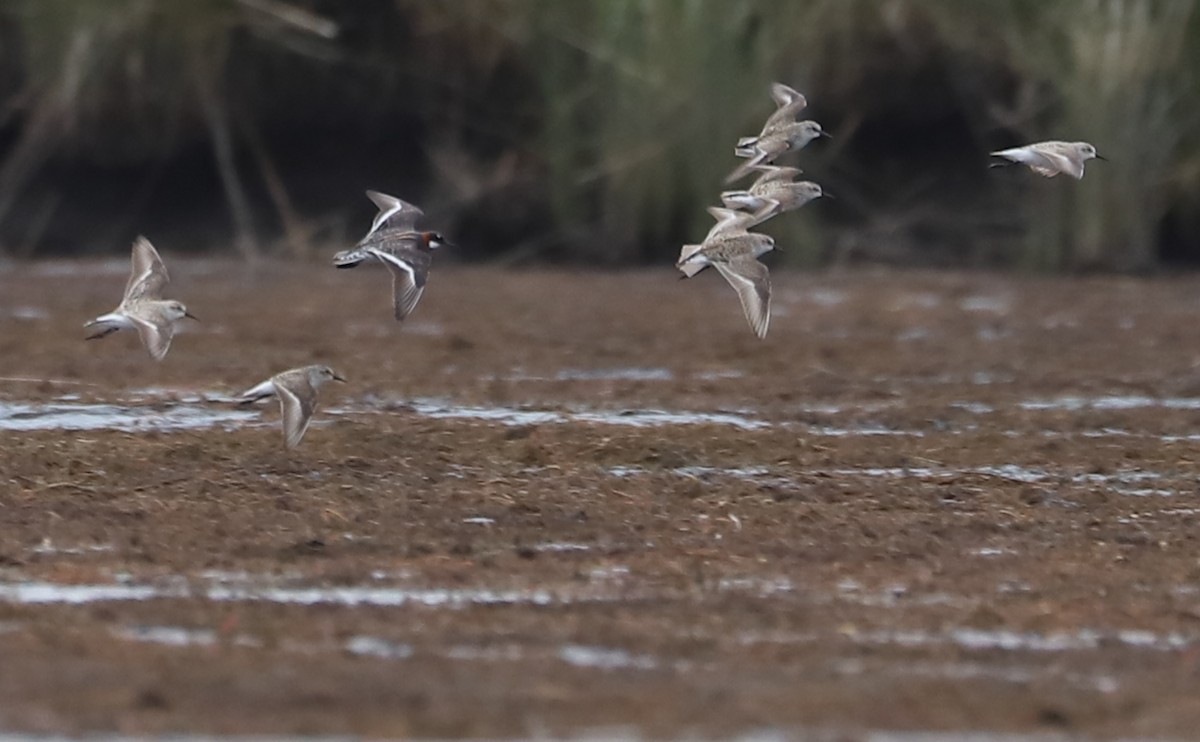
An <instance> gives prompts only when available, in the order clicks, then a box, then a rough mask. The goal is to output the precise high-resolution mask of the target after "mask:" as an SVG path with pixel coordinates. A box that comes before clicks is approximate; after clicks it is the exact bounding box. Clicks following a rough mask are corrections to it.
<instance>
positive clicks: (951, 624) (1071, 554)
mask: <svg viewBox="0 0 1200 742" xmlns="http://www.w3.org/2000/svg"><path fill="white" fill-rule="evenodd" d="M166 259H167V262H168V264H169V265H170V267H171V268H172V274H173V278H174V280H175V283H174V284H173V285H172V288H171V294H170V295H172V296H174V297H177V298H179V299H181V300H183V301H185V302H186V303H187V304H188V306H189V308H190V309H191V310H192V311H193V312H194V313H195V314H197V315H198V316H199V317H200V318H201V320H202V323H201V324H198V325H195V326H193V327H189V328H188V329H187V331H186V332H184V333H182V334H180V335H179V336H178V337H177V338H176V341H175V344H174V346H173V347H172V349H171V352H170V355H168V357H167V358H166V360H165V361H164V362H163V363H161V364H156V363H154V362H152V361H151V360H150V359H149V357H148V356H147V355H146V354H145V353H144V351H142V349H141V348H140V346H139V345H138V342H137V338H136V337H134V336H132V335H131V334H130V333H119V334H117V335H114V336H112V337H109V338H105V339H103V340H101V341H97V342H92V343H85V342H83V340H82V330H81V328H80V324H81V323H82V321H83V320H85V319H87V318H89V317H91V316H94V315H96V314H99V313H101V312H104V311H107V310H109V309H110V308H111V307H112V306H113V305H114V304H115V303H116V299H117V298H118V295H119V293H120V290H121V288H122V286H123V285H124V280H125V277H124V270H125V264H124V262H123V261H121V262H117V263H103V264H90V265H88V264H57V263H46V264H32V265H19V266H15V267H9V268H7V269H0V376H2V377H5V378H4V380H3V381H0V447H2V450H3V455H2V456H0V658H2V660H0V728H7V729H17V730H28V731H47V732H80V731H115V732H121V733H155V732H166V731H192V732H209V733H230V734H232V733H273V734H291V735H299V734H334V733H352V734H362V735H381V736H382V735H386V736H406V735H412V736H455V737H457V736H479V737H483V736H486V737H497V736H499V737H522V736H542V737H545V736H548V735H573V734H578V733H582V732H584V731H586V730H594V729H595V728H597V727H600V728H611V727H613V725H620V726H622V727H625V728H626V729H631V730H633V731H634V732H636V733H639V734H643V735H653V736H680V735H684V736H686V735H701V736H716V735H729V734H734V733H742V732H746V731H750V730H761V729H764V728H769V729H777V730H781V731H783V732H785V733H799V732H802V731H804V730H811V729H818V730H826V731H831V730H832V731H837V732H844V733H845V736H846V738H850V739H854V738H856V735H857V736H861V735H863V734H866V732H867V730H875V729H891V730H951V731H953V730H992V731H998V732H1019V733H1032V732H1044V731H1055V732H1069V733H1079V734H1104V735H1109V734H1123V735H1131V736H1160V737H1171V736H1177V737H1188V736H1191V735H1194V734H1195V730H1197V729H1200V703H1198V702H1197V698H1200V541H1198V539H1197V534H1198V531H1200V528H1198V526H1200V493H1198V491H1197V490H1198V487H1197V481H1198V476H1200V466H1198V464H1197V451H1198V449H1200V399H1197V398H1196V395H1197V394H1198V393H1200V384H1198V377H1197V373H1198V372H1197V368H1196V366H1197V363H1198V362H1200V333H1198V330H1197V327H1198V325H1197V317H1200V278H1187V279H1150V280H1146V279H1128V278H1095V279H1074V280H1072V279H1042V278H1030V277H1017V276H996V275H985V274H971V275H965V274H931V273H882V272H881V273H876V272H852V273H846V274H823V275H801V274H797V273H788V272H786V271H777V272H776V276H775V292H776V294H775V306H774V310H775V311H774V320H773V322H772V326H771V332H770V335H769V336H768V338H767V339H766V340H765V341H762V342H760V341H758V340H757V339H755V338H754V337H753V335H752V334H751V333H750V331H749V329H748V328H747V326H746V325H745V322H744V320H743V318H742V317H741V314H740V312H739V310H738V307H737V301H736V298H735V297H734V295H733V293H732V292H731V291H730V290H729V288H728V287H727V286H725V285H724V283H723V282H721V281H720V279H719V278H718V277H717V276H715V275H713V276H710V275H702V276H700V277H698V278H696V279H695V280H693V281H687V282H681V281H677V280H676V279H675V277H674V275H673V274H672V272H671V271H670V270H667V269H660V270H648V271H640V272H628V273H588V272H568V271H528V272H525V271H522V272H505V271H499V270H494V269H468V268H455V267H443V266H439V267H437V268H435V271H434V273H433V275H432V278H431V282H430V285H429V288H428V290H427V291H426V294H425V297H424V299H423V300H422V303H421V305H420V306H419V307H418V308H417V310H416V312H415V313H414V315H413V317H412V318H411V319H410V321H409V322H407V323H406V324H404V325H403V326H402V325H399V324H397V323H396V322H394V321H393V320H392V319H391V316H390V298H389V293H388V290H389V286H388V278H387V276H386V274H385V273H384V272H383V271H382V270H381V269H380V270H372V269H368V268H366V267H364V268H360V269H357V270H355V271H334V270H332V269H330V268H328V267H327V266H325V265H321V264H313V265H299V266H293V265H268V266H264V267H262V268H261V269H258V270H253V269H251V270H248V269H246V268H245V267H243V266H242V265H240V264H236V263H222V262H188V261H172V259H171V257H170V255H169V254H168V255H167V256H166ZM311 362H326V363H329V364H330V365H332V366H333V367H334V368H336V369H337V370H339V371H341V372H342V373H343V374H345V375H346V376H348V377H349V378H350V380H351V381H350V383H349V384H347V385H345V386H340V385H330V386H328V387H325V388H324V389H323V390H322V391H323V393H322V407H321V409H319V410H318V412H317V416H316V418H315V419H316V422H315V423H314V425H313V427H312V428H311V429H310V430H309V431H308V435H307V437H306V438H305V439H304V441H303V443H302V444H301V446H300V447H299V448H298V449H297V450H295V451H291V452H286V451H284V450H283V449H282V446H281V440H280V434H279V429H278V423H277V421H278V410H277V408H276V407H275V406H274V405H273V404H272V405H266V406H264V407H263V408H262V410H255V411H253V412H252V413H245V412H244V411H242V412H239V411H237V410H234V409H233V408H232V407H230V406H229V405H227V404H224V403H222V402H221V401H220V400H219V397H221V396H222V395H228V394H231V393H235V392H237V391H240V390H241V389H243V388H245V387H248V386H250V385H251V384H253V383H256V382H257V381H260V380H261V379H263V378H265V377H267V376H268V375H270V374H271V373H274V372H276V371H278V370H282V369H284V368H287V367H290V366H294V365H300V364H303V363H311ZM231 415H232V416H231ZM205 420H208V421H211V422H213V423H215V424H213V425H200V423H201V422H203V421H205ZM193 423H195V425H193ZM64 428H66V429H64Z"/></svg>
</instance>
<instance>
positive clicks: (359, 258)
mask: <svg viewBox="0 0 1200 742" xmlns="http://www.w3.org/2000/svg"><path fill="white" fill-rule="evenodd" d="M367 198H369V199H371V201H372V202H373V203H374V204H375V205H376V206H377V207H379V213H378V214H377V215H376V216H375V220H374V221H373V222H372V223H371V229H370V231H368V232H367V234H366V236H365V237H363V238H362V239H361V240H359V243H358V244H357V245H355V246H354V247H353V248H351V249H349V250H342V251H341V252H339V253H337V254H336V255H334V256H333V264H334V265H335V266H336V267H338V268H354V267H356V266H357V265H359V264H360V263H362V262H364V261H368V260H377V261H379V262H381V263H383V264H384V265H385V266H387V268H388V270H389V271H391V273H392V307H393V312H394V314H395V317H396V319H397V320H403V319H404V318H405V317H407V316H408V315H409V314H410V313H411V312H412V310H413V309H414V308H415V307H416V306H417V302H418V301H420V300H421V294H422V293H423V292H424V291H425V283H426V281H427V280H428V278H429V267H430V265H431V264H432V263H433V254H432V253H433V251H434V250H436V249H437V248H439V247H443V246H445V245H447V244H448V243H447V242H446V238H444V237H442V235H441V234H440V233H438V232H427V231H419V230H418V229H417V228H416V224H417V220H418V219H420V218H421V217H422V216H423V215H424V212H423V211H421V210H420V209H419V208H417V207H416V206H413V205H412V204H410V203H408V202H406V201H402V200H400V199H398V198H396V197H395V196H389V195H387V194H386V193H379V192H378V191H367Z"/></svg>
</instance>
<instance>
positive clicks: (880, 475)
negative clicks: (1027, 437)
mask: <svg viewBox="0 0 1200 742" xmlns="http://www.w3.org/2000/svg"><path fill="white" fill-rule="evenodd" d="M605 472H606V473H607V474H608V475H609V476H613V477H620V478H626V477H638V476H650V475H653V474H662V473H665V474H671V475H674V476H678V477H689V478H710V477H729V478H732V479H742V480H747V481H753V482H755V483H756V484H759V485H763V486H796V485H798V484H799V483H801V482H802V481H804V480H805V479H806V478H808V477H812V476H818V477H866V478H871V479H921V480H936V479H951V478H956V477H963V476H983V477H994V478H997V479H1006V480H1009V481H1012V482H1021V483H1025V484H1038V483H1065V484H1095V485H1100V486H1103V487H1105V488H1106V489H1108V490H1110V491H1112V492H1115V493H1117V494H1121V495H1129V496H1132V497H1150V496H1159V497H1170V496H1173V495H1176V494H1178V492H1177V491H1176V490H1173V489H1168V488H1162V487H1156V488H1150V487H1145V486H1139V485H1144V484H1145V483H1147V482H1159V481H1162V480H1170V479H1171V478H1172V477H1174V476H1175V475H1172V474H1169V473H1166V472H1157V471H1146V470H1141V469H1137V470H1128V471H1118V472H1113V473H1111V474H1098V473H1092V472H1088V473H1079V472H1066V471H1054V470H1049V469H1040V468H1039V469H1034V468H1029V467H1024V466H1018V465H1016V464H1000V465H998V466H975V467H937V466H926V467H921V466H916V467H862V468H851V467H842V468H838V469H811V470H807V471H804V472H798V473H795V474H790V473H789V472H787V471H780V470H774V469H771V468H769V467H765V466H744V467H718V466H679V467H673V468H670V469H650V468H647V467H643V466H614V467H609V468H607V469H605Z"/></svg>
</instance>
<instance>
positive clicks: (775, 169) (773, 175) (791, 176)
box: [750, 165, 804, 188]
mask: <svg viewBox="0 0 1200 742" xmlns="http://www.w3.org/2000/svg"><path fill="white" fill-rule="evenodd" d="M757 169H758V170H759V171H760V172H761V173H762V175H759V176H758V179H757V180H755V181H754V184H753V185H751V186H750V187H751V188H755V187H758V186H762V185H765V184H767V183H778V182H782V183H790V182H792V181H793V180H795V178H796V176H797V175H800V174H801V173H803V172H804V171H803V170H801V169H800V168H798V167H780V166H778V165H759V166H758V167H757Z"/></svg>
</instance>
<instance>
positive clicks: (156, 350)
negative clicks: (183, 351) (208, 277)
mask: <svg viewBox="0 0 1200 742" xmlns="http://www.w3.org/2000/svg"><path fill="white" fill-rule="evenodd" d="M168 281H170V278H169V277H168V276H167V267H166V266H165V265H163V262H162V258H160V257H159V255H158V251H157V250H155V249H154V245H151V244H150V240H148V239H146V238H145V237H138V238H137V239H136V240H134V242H133V270H132V271H131V272H130V274H129V283H127V284H126V285H125V296H124V297H123V298H122V299H121V303H120V305H118V306H117V308H116V309H114V310H113V311H111V312H109V313H108V314H102V315H100V316H99V317H97V318H96V319H94V320H91V321H90V322H87V323H85V324H84V327H85V328H88V329H90V330H93V333H92V334H91V335H88V336H87V339H88V340H95V339H97V338H102V337H104V336H105V335H108V334H110V333H113V332H116V331H117V330H127V329H134V330H137V331H138V335H140V336H141V338H142V344H143V345H145V346H146V350H147V351H149V352H150V356H151V357H152V358H153V359H154V360H156V361H161V360H162V359H163V358H164V357H166V355H167V350H168V349H170V347H171V338H172V337H174V335H175V323H176V322H178V321H180V320H182V319H183V318H184V317H189V318H191V319H196V318H195V316H193V315H192V314H191V313H190V312H188V310H187V307H185V306H184V305H183V304H181V303H179V302H177V301H174V300H169V299H167V300H164V299H163V298H162V295H163V289H164V288H165V287H166V285H167V282H168Z"/></svg>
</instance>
